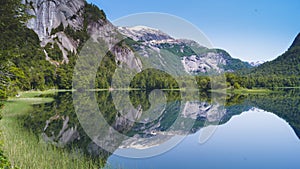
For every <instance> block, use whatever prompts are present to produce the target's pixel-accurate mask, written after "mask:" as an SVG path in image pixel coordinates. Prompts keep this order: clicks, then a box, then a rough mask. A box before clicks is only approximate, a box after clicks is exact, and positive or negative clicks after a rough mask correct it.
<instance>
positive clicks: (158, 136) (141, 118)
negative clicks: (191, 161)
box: [20, 90, 300, 159]
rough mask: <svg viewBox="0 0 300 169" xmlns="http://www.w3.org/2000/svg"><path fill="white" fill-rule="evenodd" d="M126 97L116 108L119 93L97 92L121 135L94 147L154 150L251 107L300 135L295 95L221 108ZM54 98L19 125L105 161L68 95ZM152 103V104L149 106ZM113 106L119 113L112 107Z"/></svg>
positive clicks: (245, 98) (102, 137) (142, 95)
mask: <svg viewBox="0 0 300 169" xmlns="http://www.w3.org/2000/svg"><path fill="white" fill-rule="evenodd" d="M127 92H128V93H127V94H129V96H130V98H128V99H129V102H130V103H131V107H130V106H128V105H127V104H121V103H122V101H123V102H124V100H125V97H123V96H122V94H120V98H119V100H118V99H115V98H113V97H112V93H110V92H108V91H107V92H98V93H97V103H98V106H99V109H100V111H101V113H102V116H103V117H104V118H105V120H106V122H107V123H108V124H109V125H110V127H112V128H113V129H114V130H116V131H117V132H119V133H121V134H122V135H124V137H122V138H121V137H118V138H115V137H112V136H111V134H112V133H111V132H110V131H101V132H99V133H98V138H97V140H98V143H103V144H110V145H111V148H112V149H111V150H112V151H114V150H115V149H117V148H118V147H123V148H129V147H131V148H147V147H151V146H155V145H159V144H161V143H163V142H165V141H167V140H169V139H170V138H171V137H173V136H175V135H187V134H190V133H194V132H197V131H199V130H200V129H201V128H202V127H204V126H205V125H207V122H209V123H210V124H213V125H218V124H224V123H226V122H227V121H229V120H230V119H231V117H232V116H234V115H238V114H240V113H242V112H244V111H248V110H249V109H251V108H252V107H257V108H260V109H263V110H265V111H268V112H273V113H274V114H276V115H278V116H279V117H281V118H283V119H285V120H286V121H287V122H288V123H289V124H290V125H291V127H292V128H293V129H294V131H295V133H296V134H297V135H298V137H299V136H300V115H299V111H300V107H299V100H300V98H299V97H300V96H299V91H296V90H289V91H287V92H278V93H271V94H251V95H228V96H227V100H226V104H225V108H224V105H218V104H212V103H211V102H207V100H210V99H209V98H203V95H201V100H203V101H200V100H194V101H186V100H185V99H186V98H181V97H180V92H179V91H164V94H165V96H166V101H167V102H166V104H163V103H164V102H163V101H164V100H163V97H161V96H160V93H154V94H153V93H148V92H147V91H138V90H137V91H130V92H129V91H127ZM151 94H152V95H151ZM181 96H182V95H181ZM54 97H55V101H54V102H52V103H46V104H41V105H35V106H34V111H33V112H31V113H30V114H28V115H26V116H23V117H21V118H20V119H21V120H22V121H23V122H24V126H25V127H27V128H29V129H30V130H32V131H33V132H34V133H36V134H37V135H40V134H41V133H42V137H43V138H44V139H45V140H46V141H48V142H50V143H52V144H54V145H57V146H62V147H65V148H67V149H69V150H71V149H73V148H74V147H76V148H79V149H80V150H81V151H82V152H84V154H86V155H87V156H101V157H102V158H103V159H106V158H107V157H108V156H109V155H110V154H109V153H108V152H106V151H105V150H103V149H102V148H101V147H99V146H97V144H95V143H93V141H92V140H91V139H90V138H89V137H88V136H87V134H86V133H85V132H84V130H83V128H82V127H81V124H80V123H79V121H78V119H77V116H76V113H74V108H73V106H72V105H73V102H72V93H68V92H67V93H59V94H58V95H56V96H54ZM151 97H152V98H151ZM153 98H154V100H155V99H157V100H156V101H157V102H153V100H152V101H151V99H153ZM114 99H115V100H114ZM160 99H162V100H160ZM86 101H88V100H82V101H81V103H80V104H82V105H84V104H86V103H85V102H86ZM116 104H118V105H119V106H121V107H122V109H119V107H116V106H115V105H116ZM153 113H154V114H153ZM155 113H156V114H155ZM95 120H96V119H95ZM92 127H95V126H92ZM94 141H95V140H94ZM130 143H132V144H130Z"/></svg>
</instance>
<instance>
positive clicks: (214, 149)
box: [107, 109, 300, 169]
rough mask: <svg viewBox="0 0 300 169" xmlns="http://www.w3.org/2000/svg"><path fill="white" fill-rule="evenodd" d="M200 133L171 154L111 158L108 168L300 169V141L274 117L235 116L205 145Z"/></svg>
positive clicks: (252, 112)
mask: <svg viewBox="0 0 300 169" xmlns="http://www.w3.org/2000/svg"><path fill="white" fill-rule="evenodd" d="M200 133H201V130H200V131H198V132H197V133H195V134H192V135H189V136H187V137H186V138H185V139H184V140H183V141H182V142H181V143H179V144H178V145H177V146H176V147H174V148H173V149H171V150H170V151H168V152H166V153H164V154H161V155H158V156H155V157H151V158H144V159H131V158H125V157H119V156H116V155H112V156H111V157H110V158H109V159H108V164H107V168H122V169H166V168H172V169H183V168H188V169H201V168H204V169H236V168H237V169H248V168H249V169H299V168H300V161H299V157H300V142H299V139H298V137H297V136H296V134H295V133H294V131H293V129H292V128H291V127H290V126H289V124H288V123H287V122H286V121H284V120H283V119H281V118H279V117H277V116H276V115H274V114H272V113H269V112H265V111H263V110H259V109H251V110H249V111H247V112H243V113H242V114H241V115H237V116H234V117H232V118H231V119H230V120H229V121H228V122H227V123H225V124H223V125H220V126H218V128H217V130H216V131H215V132H214V134H213V135H212V136H211V137H210V139H209V140H208V141H207V142H205V143H203V144H200V143H199V141H198V140H199V136H200ZM121 151H126V149H125V150H124V149H122V150H121ZM128 151H132V150H128ZM135 151H139V150H135Z"/></svg>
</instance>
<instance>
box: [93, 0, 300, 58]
mask: <svg viewBox="0 0 300 169" xmlns="http://www.w3.org/2000/svg"><path fill="white" fill-rule="evenodd" d="M88 2H91V3H93V4H95V5H97V6H99V8H101V9H103V10H104V11H105V13H106V15H107V17H108V19H109V20H110V21H114V20H116V19H118V18H121V17H124V16H127V15H131V14H135V13H143V12H162V13H168V14H172V15H175V16H178V17H181V18H183V19H185V20H187V21H189V22H191V23H193V24H194V25H195V26H197V27H198V28H199V29H200V30H201V31H202V32H203V33H204V34H205V35H206V36H207V37H208V38H209V40H210V41H211V42H212V44H213V45H214V47H217V48H222V49H225V50H226V51H228V52H229V53H230V54H231V55H232V56H233V57H235V58H240V59H242V60H246V61H257V60H264V61H267V60H272V59H275V58H276V57H277V56H279V55H280V54H282V53H283V52H285V51H286V50H287V49H288V47H289V46H290V45H291V43H292V41H293V40H294V38H295V37H296V35H297V34H298V33H299V32H300V12H299V9H300V1H299V0H285V1H274V0H273V1H272V0H252V1H242V0H184V1H182V0H181V1H180V0H178V1H171V0H128V1H124V0H88ZM167 33H168V32H167Z"/></svg>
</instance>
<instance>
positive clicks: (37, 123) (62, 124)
mask: <svg viewBox="0 0 300 169" xmlns="http://www.w3.org/2000/svg"><path fill="white" fill-rule="evenodd" d="M54 98H55V101H54V102H52V103H46V104H41V105H34V109H33V111H32V112H31V113H30V114H28V115H26V116H23V117H20V121H24V123H23V124H24V126H25V127H26V128H28V129H30V130H31V131H32V132H33V133H35V134H36V135H37V136H41V138H42V139H43V140H44V141H46V142H47V143H49V144H52V145H54V146H57V147H62V148H65V149H67V150H70V151H73V150H76V151H79V152H82V153H83V154H85V155H86V156H88V157H96V158H95V161H96V162H98V161H99V157H101V161H106V159H107V158H108V157H109V155H110V153H108V152H106V151H104V150H103V149H101V148H100V147H98V146H97V145H96V144H95V143H94V142H93V141H92V140H91V139H90V138H89V137H88V136H87V135H86V134H85V132H84V131H83V129H82V127H81V125H80V123H79V121H78V119H77V116H76V114H75V113H74V107H73V106H72V93H71V92H66V93H59V94H57V95H55V96H54Z"/></svg>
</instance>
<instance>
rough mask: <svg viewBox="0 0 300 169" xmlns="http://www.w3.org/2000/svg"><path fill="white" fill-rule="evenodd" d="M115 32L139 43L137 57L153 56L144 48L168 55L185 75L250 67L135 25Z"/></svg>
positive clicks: (184, 41) (193, 44)
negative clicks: (177, 60) (178, 64)
mask: <svg viewBox="0 0 300 169" xmlns="http://www.w3.org/2000/svg"><path fill="white" fill-rule="evenodd" d="M118 30H119V32H120V33H122V34H123V35H124V36H126V37H129V38H131V39H132V40H134V41H137V42H139V45H140V47H139V48H135V49H136V51H138V53H141V55H142V54H143V55H145V56H149V55H155V54H153V52H150V51H147V50H145V49H146V48H151V49H153V50H154V51H156V53H157V54H158V55H159V56H162V58H167V57H168V56H167V55H170V54H171V55H174V56H172V58H170V59H176V57H177V59H179V60H180V62H181V63H182V65H181V67H183V69H184V70H185V72H187V73H189V74H196V75H197V74H205V73H208V72H210V71H214V72H224V71H230V72H231V71H236V70H239V69H245V68H251V65H250V64H248V63H247V62H242V61H241V60H239V59H234V58H232V57H231V56H230V55H229V54H228V53H227V52H226V51H224V50H221V49H209V48H206V47H204V46H201V45H199V44H198V43H197V42H195V41H192V40H186V39H175V38H173V37H171V36H170V35H168V34H166V33H164V32H162V31H160V30H158V29H154V28H149V27H146V26H135V27H119V28H118ZM141 46H143V47H141ZM140 50H142V51H140ZM154 53H155V52H154ZM166 53H167V54H166ZM166 64H167V63H166Z"/></svg>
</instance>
